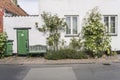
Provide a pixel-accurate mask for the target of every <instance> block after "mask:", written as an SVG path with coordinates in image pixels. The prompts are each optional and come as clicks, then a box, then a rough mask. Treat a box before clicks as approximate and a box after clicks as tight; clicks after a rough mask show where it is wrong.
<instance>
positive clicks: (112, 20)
mask: <svg viewBox="0 0 120 80" xmlns="http://www.w3.org/2000/svg"><path fill="white" fill-rule="evenodd" d="M110 25H111V27H110V32H111V33H115V17H111V23H110Z"/></svg>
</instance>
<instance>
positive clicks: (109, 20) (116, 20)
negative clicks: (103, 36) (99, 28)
mask: <svg viewBox="0 0 120 80" xmlns="http://www.w3.org/2000/svg"><path fill="white" fill-rule="evenodd" d="M105 17H108V24H109V26H108V27H109V30H108V34H109V35H111V36H115V35H117V28H118V16H117V15H103V22H104V18H105ZM111 17H115V33H112V32H111V30H110V29H111ZM104 24H105V22H104ZM106 30H107V26H106Z"/></svg>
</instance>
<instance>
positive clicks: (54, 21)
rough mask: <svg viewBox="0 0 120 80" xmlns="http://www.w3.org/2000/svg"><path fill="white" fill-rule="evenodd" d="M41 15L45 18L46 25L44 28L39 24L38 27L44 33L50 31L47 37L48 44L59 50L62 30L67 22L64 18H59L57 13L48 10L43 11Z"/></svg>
mask: <svg viewBox="0 0 120 80" xmlns="http://www.w3.org/2000/svg"><path fill="white" fill-rule="evenodd" d="M41 16H42V18H43V21H44V25H43V26H42V28H39V27H38V26H37V29H38V30H39V31H41V32H44V33H46V32H48V34H49V36H48V38H47V44H48V45H49V47H51V48H53V49H54V50H58V45H59V40H60V32H61V31H63V30H64V27H65V26H66V22H64V19H63V18H59V17H58V16H57V15H51V14H49V13H46V12H43V14H42V15H41ZM36 25H37V23H36Z"/></svg>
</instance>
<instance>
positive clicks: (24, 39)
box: [17, 29, 29, 55]
mask: <svg viewBox="0 0 120 80" xmlns="http://www.w3.org/2000/svg"><path fill="white" fill-rule="evenodd" d="M17 51H18V54H20V55H22V54H23V55H26V54H27V53H28V51H29V39H28V29H18V30H17Z"/></svg>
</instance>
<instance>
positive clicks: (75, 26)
mask: <svg viewBox="0 0 120 80" xmlns="http://www.w3.org/2000/svg"><path fill="white" fill-rule="evenodd" d="M73 34H77V17H73Z"/></svg>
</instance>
